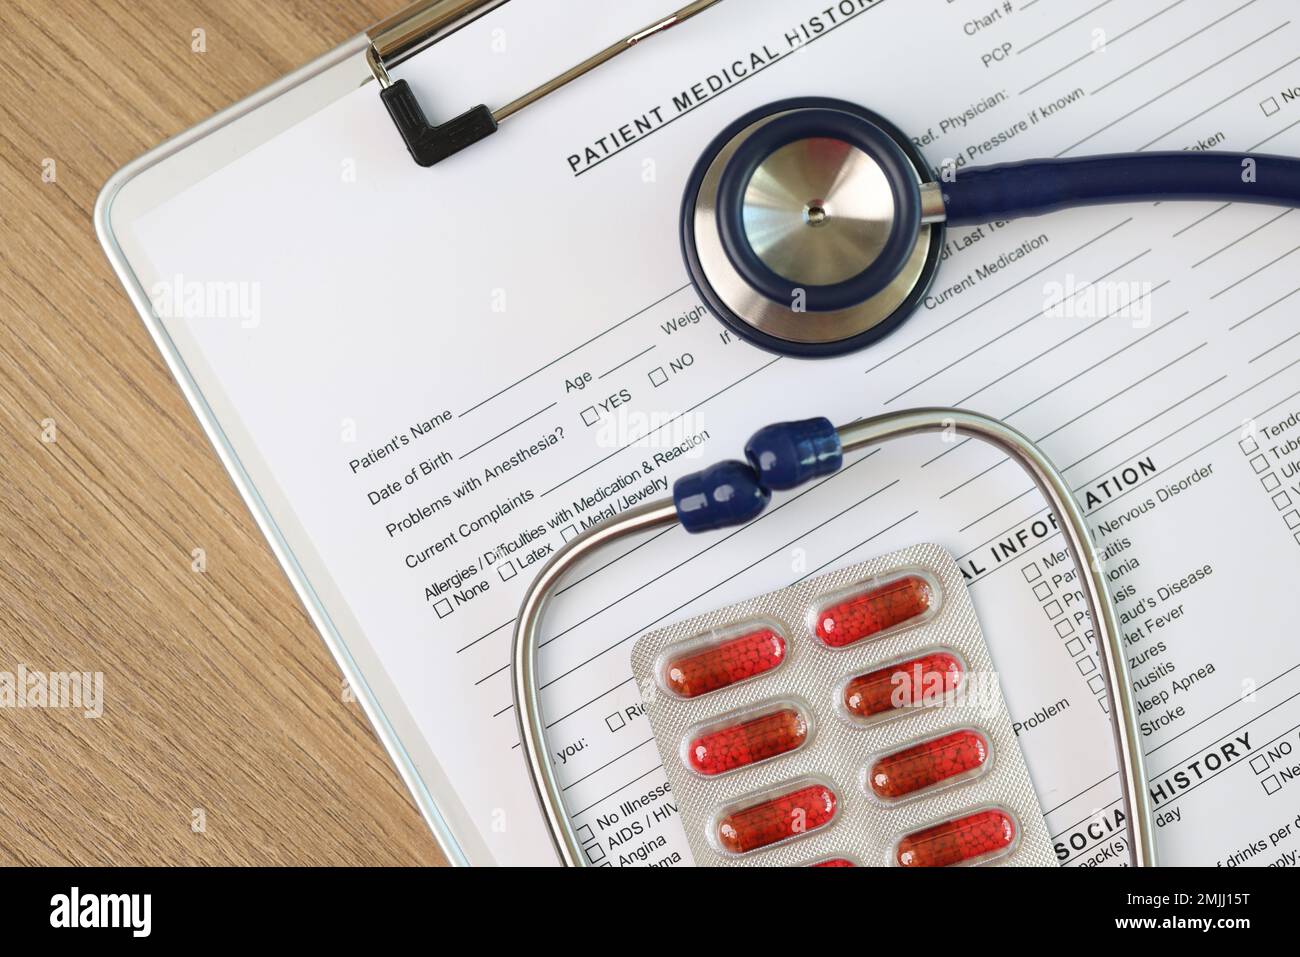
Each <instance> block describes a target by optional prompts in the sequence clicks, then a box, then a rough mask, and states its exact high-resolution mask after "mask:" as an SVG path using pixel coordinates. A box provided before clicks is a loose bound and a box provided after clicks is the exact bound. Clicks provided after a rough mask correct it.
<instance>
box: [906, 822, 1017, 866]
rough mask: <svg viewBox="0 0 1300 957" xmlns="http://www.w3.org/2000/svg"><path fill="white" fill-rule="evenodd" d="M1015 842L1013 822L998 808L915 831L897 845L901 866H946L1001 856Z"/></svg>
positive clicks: (1014, 825)
mask: <svg viewBox="0 0 1300 957" xmlns="http://www.w3.org/2000/svg"><path fill="white" fill-rule="evenodd" d="M1015 839H1016V821H1015V818H1013V817H1012V816H1011V815H1010V814H1009V813H1007V812H1006V811H1003V810H1000V809H998V808H991V809H989V810H987V811H977V812H976V813H974V814H969V815H967V816H966V817H960V818H957V819H955V820H952V821H944V822H943V823H942V824H936V825H934V827H927V828H926V829H925V830H923V831H916V832H914V833H912V834H909V835H907V837H905V838H903V839H902V840H901V841H899V842H898V851H897V859H898V863H899V864H900V865H901V866H902V867H950V866H952V865H953V864H968V863H973V862H977V861H980V860H988V859H989V858H992V857H995V856H997V855H999V854H1002V853H1005V852H1006V850H1007V849H1008V848H1009V847H1011V845H1012V844H1013V843H1014V842H1015Z"/></svg>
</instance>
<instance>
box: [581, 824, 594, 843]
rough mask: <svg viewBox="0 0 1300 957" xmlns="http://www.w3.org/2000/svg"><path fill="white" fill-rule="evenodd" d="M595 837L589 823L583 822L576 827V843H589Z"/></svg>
mask: <svg viewBox="0 0 1300 957" xmlns="http://www.w3.org/2000/svg"><path fill="white" fill-rule="evenodd" d="M595 839H596V832H595V831H593V830H592V829H591V825H590V824H584V825H582V827H580V828H578V843H579V844H590V843H591V842H592V841H594V840H595Z"/></svg>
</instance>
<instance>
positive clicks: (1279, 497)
mask: <svg viewBox="0 0 1300 957" xmlns="http://www.w3.org/2000/svg"><path fill="white" fill-rule="evenodd" d="M1273 504H1274V505H1275V506H1276V507H1277V510H1278V511H1279V512H1280V511H1282V510H1283V509H1287V508H1290V507H1291V496H1290V495H1288V494H1287V493H1286V492H1278V493H1277V494H1276V495H1274V496H1273Z"/></svg>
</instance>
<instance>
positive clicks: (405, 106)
mask: <svg viewBox="0 0 1300 957" xmlns="http://www.w3.org/2000/svg"><path fill="white" fill-rule="evenodd" d="M379 96H380V98H381V99H382V100H383V101H384V106H386V107H388V115H389V116H391V117H392V118H393V122H394V123H396V124H397V129H398V132H400V133H401V134H402V139H403V140H405V141H406V148H407V149H408V150H410V152H411V158H412V159H414V160H415V161H416V162H417V163H419V164H420V165H421V166H433V165H434V164H435V163H441V162H442V161H443V160H445V159H446V158H447V157H449V156H453V155H455V154H456V153H459V152H460V151H461V150H463V149H464V148H465V147H467V146H472V145H474V144H475V143H477V142H478V141H479V140H481V139H484V138H486V137H488V136H491V135H492V134H493V133H495V132H496V131H497V121H496V117H494V116H493V115H492V111H491V110H489V109H488V108H487V107H486V106H476V107H474V108H473V109H472V110H469V111H468V112H466V113H462V114H461V115H460V116H458V117H456V118H455V119H453V120H448V121H447V122H446V123H443V124H442V125H441V126H430V125H429V121H428V120H427V119H425V117H424V110H422V109H420V103H419V101H418V100H416V98H415V93H414V91H412V89H411V86H410V84H409V83H407V82H406V81H405V80H396V81H394V82H393V85H392V86H389V87H386V88H384V89H383V90H381V91H380V92H379Z"/></svg>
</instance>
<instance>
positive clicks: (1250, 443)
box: [1237, 438, 1259, 455]
mask: <svg viewBox="0 0 1300 957" xmlns="http://www.w3.org/2000/svg"><path fill="white" fill-rule="evenodd" d="M1237 444H1238V445H1240V446H1241V451H1242V452H1244V453H1245V454H1246V455H1254V454H1255V453H1256V452H1258V451H1259V443H1258V442H1256V441H1255V440H1254V439H1253V438H1247V439H1242V440H1241V441H1240V442H1238V443H1237Z"/></svg>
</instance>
